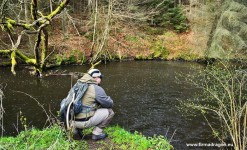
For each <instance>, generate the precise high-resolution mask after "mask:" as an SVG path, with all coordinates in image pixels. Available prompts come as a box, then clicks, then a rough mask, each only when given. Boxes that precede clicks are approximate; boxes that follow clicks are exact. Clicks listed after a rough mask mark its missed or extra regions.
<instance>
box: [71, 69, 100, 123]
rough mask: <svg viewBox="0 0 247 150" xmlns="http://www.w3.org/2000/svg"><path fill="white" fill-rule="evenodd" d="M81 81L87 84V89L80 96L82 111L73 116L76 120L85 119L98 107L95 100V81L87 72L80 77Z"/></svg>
mask: <svg viewBox="0 0 247 150" xmlns="http://www.w3.org/2000/svg"><path fill="white" fill-rule="evenodd" d="M79 80H80V81H82V82H86V83H87V84H88V89H87V91H86V93H85V94H84V96H83V98H82V100H81V101H82V105H83V106H82V107H83V108H82V112H80V113H79V114H77V115H76V116H75V119H76V120H81V119H87V118H89V117H92V116H93V115H94V113H95V111H96V110H97V108H98V107H99V104H97V103H96V101H95V88H94V84H97V82H96V81H95V80H94V79H93V78H92V77H91V76H90V75H88V74H86V75H84V76H83V77H82V78H81V79H79Z"/></svg>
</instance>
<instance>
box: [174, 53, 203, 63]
mask: <svg viewBox="0 0 247 150" xmlns="http://www.w3.org/2000/svg"><path fill="white" fill-rule="evenodd" d="M178 58H179V59H182V60H186V61H193V60H197V59H199V58H200V57H199V56H198V55H195V54H188V53H183V54H181V55H179V56H178Z"/></svg>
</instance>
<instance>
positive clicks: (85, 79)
mask: <svg viewBox="0 0 247 150" xmlns="http://www.w3.org/2000/svg"><path fill="white" fill-rule="evenodd" d="M79 81H81V82H86V83H89V84H98V83H97V82H96V80H95V79H94V78H92V77H91V76H90V75H89V74H88V73H86V74H85V75H84V76H83V77H81V78H80V79H79Z"/></svg>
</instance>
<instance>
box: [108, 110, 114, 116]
mask: <svg viewBox="0 0 247 150" xmlns="http://www.w3.org/2000/svg"><path fill="white" fill-rule="evenodd" d="M108 111H109V116H110V117H113V116H114V115H115V112H114V111H113V110H112V109H108Z"/></svg>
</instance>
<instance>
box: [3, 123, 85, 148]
mask: <svg viewBox="0 0 247 150" xmlns="http://www.w3.org/2000/svg"><path fill="white" fill-rule="evenodd" d="M0 149H16V150H23V149H57V150H60V149H66V150H67V149H88V145H87V143H86V142H85V141H69V140H68V139H67V138H66V136H65V134H64V131H63V129H61V127H59V126H57V125H54V126H52V127H51V128H46V129H44V130H42V131H40V130H37V129H31V130H27V131H23V132H21V133H20V134H19V135H18V136H17V137H2V138H0Z"/></svg>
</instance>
